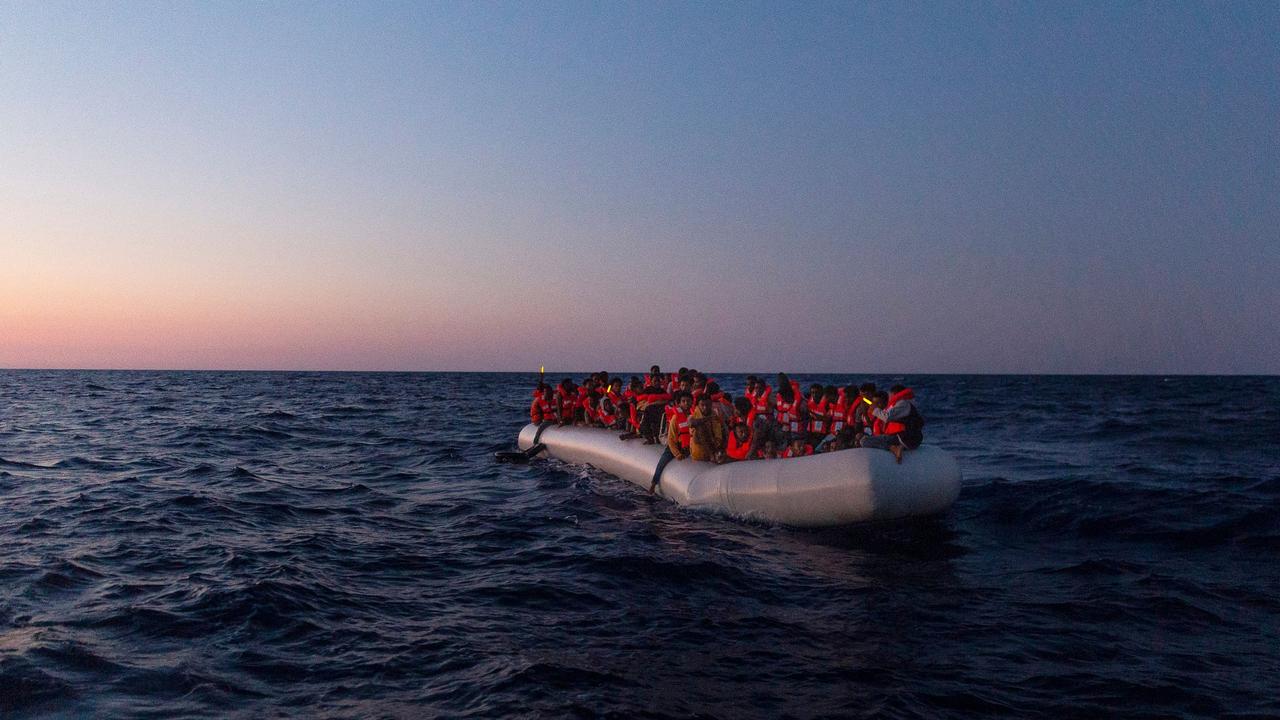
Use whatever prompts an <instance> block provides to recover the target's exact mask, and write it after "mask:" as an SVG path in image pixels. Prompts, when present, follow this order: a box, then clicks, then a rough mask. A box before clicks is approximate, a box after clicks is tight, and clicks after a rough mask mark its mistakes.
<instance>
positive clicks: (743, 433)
mask: <svg viewBox="0 0 1280 720" xmlns="http://www.w3.org/2000/svg"><path fill="white" fill-rule="evenodd" d="M733 434H734V436H735V437H737V438H738V440H739V441H742V440H746V439H747V436H748V435H750V434H751V428H749V427H747V424H746V423H745V422H736V423H734V424H733Z"/></svg>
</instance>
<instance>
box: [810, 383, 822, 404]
mask: <svg viewBox="0 0 1280 720" xmlns="http://www.w3.org/2000/svg"><path fill="white" fill-rule="evenodd" d="M823 392H824V389H823V387H822V386H821V385H819V384H818V383H814V384H812V385H810V386H809V397H811V398H813V399H815V400H816V399H818V398H820V397H822V395H823Z"/></svg>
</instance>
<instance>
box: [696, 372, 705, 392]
mask: <svg viewBox="0 0 1280 720" xmlns="http://www.w3.org/2000/svg"><path fill="white" fill-rule="evenodd" d="M706 386H707V376H706V375H694V376H693V389H695V390H701V389H702V388H705V387H706Z"/></svg>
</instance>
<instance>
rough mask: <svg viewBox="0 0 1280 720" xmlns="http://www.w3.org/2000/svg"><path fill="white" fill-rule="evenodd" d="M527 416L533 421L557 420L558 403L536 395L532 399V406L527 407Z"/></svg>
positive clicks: (558, 415) (558, 413) (558, 416)
mask: <svg viewBox="0 0 1280 720" xmlns="http://www.w3.org/2000/svg"><path fill="white" fill-rule="evenodd" d="M529 418H530V419H531V420H533V421H534V422H535V423H540V422H559V421H560V404H559V403H557V402H554V401H550V400H547V399H546V398H544V397H538V398H536V399H535V400H534V401H533V406H532V407H530V408H529Z"/></svg>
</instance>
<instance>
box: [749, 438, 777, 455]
mask: <svg viewBox="0 0 1280 720" xmlns="http://www.w3.org/2000/svg"><path fill="white" fill-rule="evenodd" d="M751 456H752V457H754V458H755V459H757V460H773V459H774V458H776V457H778V443H777V442H776V441H775V440H774V439H773V438H769V439H767V440H765V441H764V442H763V443H760V449H759V450H756V451H754V452H753V453H752V455H751Z"/></svg>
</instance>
